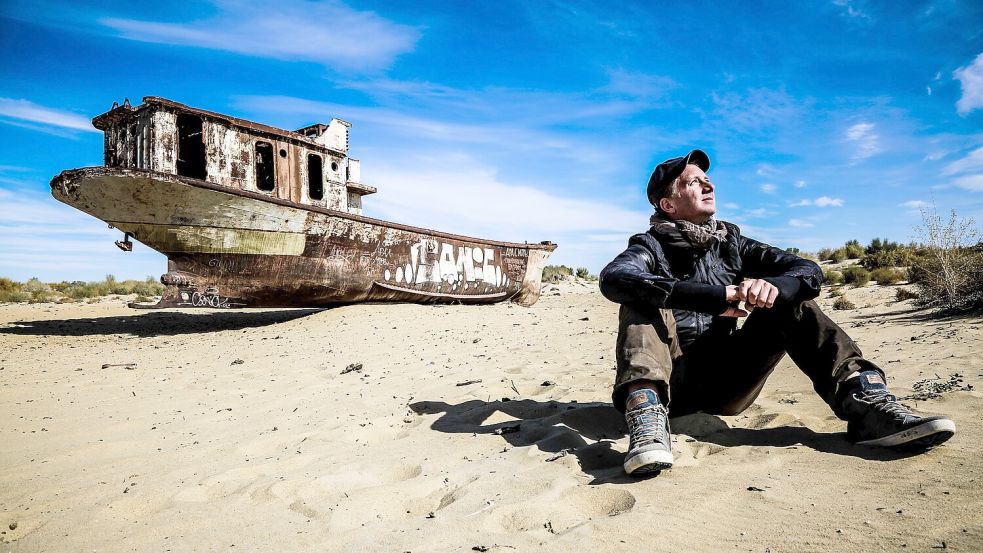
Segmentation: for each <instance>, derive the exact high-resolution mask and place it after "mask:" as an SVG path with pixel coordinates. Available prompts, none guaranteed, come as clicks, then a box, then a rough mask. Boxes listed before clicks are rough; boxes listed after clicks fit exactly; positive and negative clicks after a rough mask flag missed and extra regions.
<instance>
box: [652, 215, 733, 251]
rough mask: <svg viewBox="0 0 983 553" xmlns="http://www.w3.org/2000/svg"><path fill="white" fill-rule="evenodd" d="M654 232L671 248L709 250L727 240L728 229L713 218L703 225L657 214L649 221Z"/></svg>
mask: <svg viewBox="0 0 983 553" xmlns="http://www.w3.org/2000/svg"><path fill="white" fill-rule="evenodd" d="M649 223H651V224H652V232H654V233H655V234H658V235H660V236H661V237H662V238H663V239H665V241H666V243H668V244H669V245H670V246H676V247H680V248H699V249H701V250H705V249H709V248H712V247H714V246H716V245H717V244H719V243H721V242H723V241H724V239H726V238H727V227H725V226H724V223H723V222H722V221H718V220H716V219H714V218H713V217H710V218H709V219H707V222H705V223H703V224H702V225H697V224H695V223H691V222H689V221H683V220H676V221H673V220H671V219H666V218H664V217H662V215H660V214H659V213H658V212H656V213H655V214H654V215H652V217H651V218H650V219H649Z"/></svg>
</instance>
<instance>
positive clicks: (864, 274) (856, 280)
mask: <svg viewBox="0 0 983 553" xmlns="http://www.w3.org/2000/svg"><path fill="white" fill-rule="evenodd" d="M843 282H844V283H845V284H852V285H854V286H856V287H858V288H859V287H861V286H866V285H867V283H868V282H870V271H868V270H867V269H864V268H863V267H860V266H859V265H854V266H852V267H847V268H845V269H843Z"/></svg>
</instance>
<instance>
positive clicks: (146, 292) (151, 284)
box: [126, 276, 164, 296]
mask: <svg viewBox="0 0 983 553" xmlns="http://www.w3.org/2000/svg"><path fill="white" fill-rule="evenodd" d="M126 282H133V283H134V284H133V287H132V289H131V290H130V293H131V294H137V295H140V296H159V295H161V294H163V293H164V285H163V284H161V283H160V281H159V280H157V279H155V278H154V277H149V276H148V277H147V278H146V280H143V281H135V280H128V281H126Z"/></svg>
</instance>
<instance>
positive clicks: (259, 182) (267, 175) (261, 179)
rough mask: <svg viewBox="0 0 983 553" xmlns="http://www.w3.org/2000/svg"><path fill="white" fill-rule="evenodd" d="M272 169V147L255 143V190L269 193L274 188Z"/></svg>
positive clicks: (267, 143)
mask: <svg viewBox="0 0 983 553" xmlns="http://www.w3.org/2000/svg"><path fill="white" fill-rule="evenodd" d="M273 175H274V168H273V145H272V144H270V143H269V142H257V143H256V188H259V189H260V190H265V191H267V192H269V191H270V190H273V188H274V187H275V186H276V180H274V176H273Z"/></svg>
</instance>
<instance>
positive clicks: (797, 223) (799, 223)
mask: <svg viewBox="0 0 983 553" xmlns="http://www.w3.org/2000/svg"><path fill="white" fill-rule="evenodd" d="M788 225H789V226H790V227H795V228H810V227H812V226H813V225H812V223H810V222H809V221H803V220H802V219H789V220H788Z"/></svg>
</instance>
